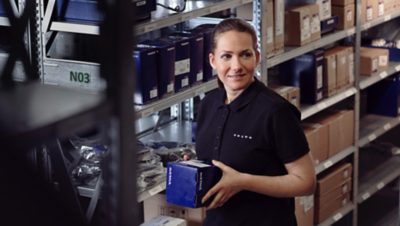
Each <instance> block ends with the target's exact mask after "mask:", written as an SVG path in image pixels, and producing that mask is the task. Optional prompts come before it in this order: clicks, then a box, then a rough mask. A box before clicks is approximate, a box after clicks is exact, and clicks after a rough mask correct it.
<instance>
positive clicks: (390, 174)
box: [357, 156, 400, 204]
mask: <svg viewBox="0 0 400 226" xmlns="http://www.w3.org/2000/svg"><path fill="white" fill-rule="evenodd" d="M399 166H400V158H399V157H398V156H394V157H392V158H391V159H389V160H387V161H386V162H384V163H383V164H382V165H380V166H378V167H377V168H376V169H374V170H373V172H371V173H369V174H368V175H366V176H365V177H364V178H360V180H359V189H358V190H359V192H358V197H357V202H358V203H359V204H361V203H362V202H363V201H365V200H367V199H368V198H369V197H371V196H372V195H373V194H375V193H376V192H377V191H379V190H381V189H382V188H383V187H385V186H386V185H387V184H388V183H390V182H392V181H393V180H394V179H396V178H398V177H399V176H400V167H399Z"/></svg>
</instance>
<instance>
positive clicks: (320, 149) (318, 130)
mask: <svg viewBox="0 0 400 226" xmlns="http://www.w3.org/2000/svg"><path fill="white" fill-rule="evenodd" d="M302 127H303V130H304V133H305V135H306V138H307V141H308V146H309V147H310V151H311V154H312V157H313V160H314V163H315V165H317V164H319V163H321V162H323V161H325V160H326V159H328V127H327V126H324V125H321V124H317V123H302Z"/></svg>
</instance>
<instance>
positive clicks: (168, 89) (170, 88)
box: [167, 82, 174, 93]
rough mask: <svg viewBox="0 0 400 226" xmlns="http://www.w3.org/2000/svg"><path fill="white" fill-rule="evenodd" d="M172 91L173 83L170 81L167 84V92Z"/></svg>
mask: <svg viewBox="0 0 400 226" xmlns="http://www.w3.org/2000/svg"><path fill="white" fill-rule="evenodd" d="M173 91H174V83H173V82H171V83H170V84H168V85H167V93H170V92H173Z"/></svg>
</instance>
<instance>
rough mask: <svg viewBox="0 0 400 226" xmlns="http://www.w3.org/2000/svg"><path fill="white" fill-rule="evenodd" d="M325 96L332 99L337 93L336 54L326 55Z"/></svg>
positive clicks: (331, 52)
mask: <svg viewBox="0 0 400 226" xmlns="http://www.w3.org/2000/svg"><path fill="white" fill-rule="evenodd" d="M323 83H324V96H326V97H330V96H332V95H334V94H335V93H336V53H335V52H334V51H327V52H325V53H324V74H323Z"/></svg>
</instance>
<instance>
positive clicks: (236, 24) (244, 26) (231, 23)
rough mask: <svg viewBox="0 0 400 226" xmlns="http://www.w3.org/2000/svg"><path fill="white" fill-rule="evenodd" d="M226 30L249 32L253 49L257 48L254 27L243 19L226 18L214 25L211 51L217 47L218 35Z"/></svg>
mask: <svg viewBox="0 0 400 226" xmlns="http://www.w3.org/2000/svg"><path fill="white" fill-rule="evenodd" d="M228 31H238V32H245V33H248V34H250V35H251V39H252V40H253V48H254V51H257V50H258V45H257V34H256V31H255V30H254V28H253V27H252V26H251V25H250V24H249V23H248V22H246V21H245V20H243V19H239V18H228V19H225V20H223V21H221V22H220V23H219V24H217V26H215V28H214V30H213V33H212V42H211V52H214V50H215V48H216V47H217V39H218V36H219V35H220V34H223V33H225V32H228Z"/></svg>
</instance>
